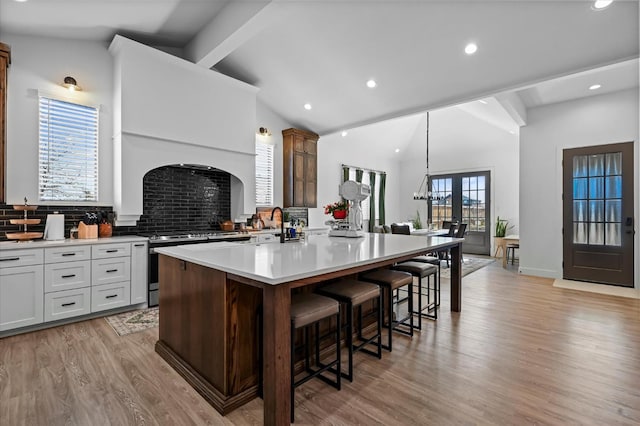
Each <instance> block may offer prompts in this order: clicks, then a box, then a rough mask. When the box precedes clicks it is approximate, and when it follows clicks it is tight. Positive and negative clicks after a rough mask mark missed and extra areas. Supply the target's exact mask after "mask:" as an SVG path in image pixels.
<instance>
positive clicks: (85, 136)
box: [38, 96, 98, 201]
mask: <svg viewBox="0 0 640 426" xmlns="http://www.w3.org/2000/svg"><path fill="white" fill-rule="evenodd" d="M39 123H40V131H39V160H38V163H39V171H38V175H39V179H38V180H39V196H40V200H43V201H98V109H97V108H94V107H89V106H85V105H78V104H74V103H70V102H65V101H60V100H57V99H49V98H45V97H42V96H41V97H40V113H39Z"/></svg>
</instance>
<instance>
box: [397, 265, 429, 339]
mask: <svg viewBox="0 0 640 426" xmlns="http://www.w3.org/2000/svg"><path fill="white" fill-rule="evenodd" d="M393 269H394V270H396V271H402V272H407V273H409V274H411V275H412V276H413V277H418V310H417V311H411V312H412V313H414V314H417V315H418V325H417V326H416V329H418V330H422V322H421V321H420V318H421V317H426V318H431V319H438V309H437V305H436V302H437V294H438V289H437V287H438V283H437V282H436V274H437V273H438V268H437V267H436V266H435V265H431V264H429V263H424V262H414V261H411V260H410V261H408V262H403V263H398V264H397V265H395V266H394V267H393ZM431 276H433V282H434V292H435V293H436V297H434V302H433V314H430V313H429V311H430V310H431V309H432V308H431V297H430V292H429V287H430V285H431ZM423 278H426V279H427V306H426V307H425V308H426V309H427V312H426V313H425V312H422V311H423V309H422V279H423Z"/></svg>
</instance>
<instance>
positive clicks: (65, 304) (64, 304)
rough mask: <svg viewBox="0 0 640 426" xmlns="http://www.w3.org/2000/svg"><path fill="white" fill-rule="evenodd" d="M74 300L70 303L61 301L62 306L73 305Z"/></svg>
mask: <svg viewBox="0 0 640 426" xmlns="http://www.w3.org/2000/svg"><path fill="white" fill-rule="evenodd" d="M75 304H76V302H71V303H63V304H62V306H73V305H75Z"/></svg>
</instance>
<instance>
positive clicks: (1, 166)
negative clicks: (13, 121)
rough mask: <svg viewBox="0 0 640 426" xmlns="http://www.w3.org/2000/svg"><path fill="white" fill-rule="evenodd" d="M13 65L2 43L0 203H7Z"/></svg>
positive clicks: (0, 63)
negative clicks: (9, 71)
mask: <svg viewBox="0 0 640 426" xmlns="http://www.w3.org/2000/svg"><path fill="white" fill-rule="evenodd" d="M10 63H11V48H10V47H9V46H7V45H6V44H4V43H0V203H4V201H5V198H4V197H5V195H4V194H5V192H4V191H5V189H4V186H5V177H6V174H7V167H6V166H7V160H6V150H7V148H6V146H5V145H6V142H5V141H6V139H7V108H6V103H7V80H8V79H7V68H9V64H10Z"/></svg>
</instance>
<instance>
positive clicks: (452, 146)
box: [400, 107, 520, 254]
mask: <svg viewBox="0 0 640 426" xmlns="http://www.w3.org/2000/svg"><path fill="white" fill-rule="evenodd" d="M425 151H426V118H424V117H423V118H422V120H421V121H420V123H419V124H418V126H417V128H416V132H415V134H414V136H413V139H412V141H411V143H410V145H409V146H408V147H407V150H406V152H405V154H404V155H403V160H402V163H401V168H400V173H401V197H400V204H401V211H402V215H403V219H404V220H406V219H408V218H413V217H415V214H416V210H419V211H420V217H421V219H422V223H423V225H425V224H426V222H427V219H426V218H427V217H428V216H427V203H426V202H425V201H415V200H413V193H414V192H416V191H417V190H418V187H419V185H420V182H421V180H422V178H423V177H424V174H425V172H426V152H425ZM518 157H519V146H518V136H517V135H513V134H510V133H509V132H507V131H505V130H503V129H500V128H498V127H495V126H494V125H491V124H489V123H487V122H485V121H483V120H480V119H478V118H477V117H475V116H473V115H471V114H469V113H467V112H465V111H463V110H462V109H460V108H457V107H451V108H445V109H441V110H437V111H433V112H431V113H430V131H429V172H430V174H431V175H438V174H447V173H460V172H470V171H483V170H489V171H490V172H491V202H490V204H491V222H490V226H491V236H493V224H494V223H495V219H496V216H500V218H503V219H507V220H508V221H509V226H512V227H513V228H511V229H510V230H509V233H517V232H518V228H519V222H520V219H519V206H518V193H519V189H518V168H519V165H518V161H519V160H518ZM492 244H493V241H492ZM494 250H495V249H494V247H493V245H492V248H491V253H492V254H493V252H494Z"/></svg>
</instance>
